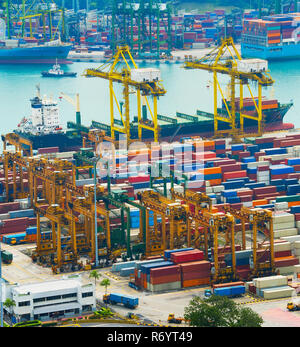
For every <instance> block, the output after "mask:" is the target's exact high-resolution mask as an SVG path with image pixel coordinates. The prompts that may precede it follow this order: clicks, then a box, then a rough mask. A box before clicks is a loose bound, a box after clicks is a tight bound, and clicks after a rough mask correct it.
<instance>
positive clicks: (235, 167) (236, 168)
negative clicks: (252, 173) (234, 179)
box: [221, 163, 241, 173]
mask: <svg viewBox="0 0 300 347" xmlns="http://www.w3.org/2000/svg"><path fill="white" fill-rule="evenodd" d="M221 169H222V173H224V172H232V171H240V170H241V164H240V163H236V164H231V165H223V166H221Z"/></svg>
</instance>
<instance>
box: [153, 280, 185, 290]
mask: <svg viewBox="0 0 300 347" xmlns="http://www.w3.org/2000/svg"><path fill="white" fill-rule="evenodd" d="M148 288H149V289H148ZM147 289H148V290H150V291H151V292H164V291H168V290H178V289H181V282H180V281H178V282H169V283H161V284H151V283H147Z"/></svg>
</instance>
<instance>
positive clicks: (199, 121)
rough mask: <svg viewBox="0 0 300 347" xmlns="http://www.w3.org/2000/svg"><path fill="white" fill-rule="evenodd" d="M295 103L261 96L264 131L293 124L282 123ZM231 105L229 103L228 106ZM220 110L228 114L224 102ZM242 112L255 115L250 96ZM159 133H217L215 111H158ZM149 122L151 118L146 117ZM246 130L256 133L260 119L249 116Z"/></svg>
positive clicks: (173, 136)
mask: <svg viewBox="0 0 300 347" xmlns="http://www.w3.org/2000/svg"><path fill="white" fill-rule="evenodd" d="M238 104H239V99H236V110H237V112H236V126H237V127H239V117H240V113H239V108H238ZM292 106H293V103H292V102H290V103H287V104H280V103H279V102H278V100H270V99H267V98H263V100H262V109H263V110H262V113H263V123H264V130H265V131H278V130H287V129H292V128H294V125H293V124H289V123H283V118H284V116H285V115H286V113H287V112H288V111H289V109H290V108H291V107H292ZM229 108H230V107H229ZM218 112H219V114H224V115H225V114H227V111H226V107H225V105H224V104H223V105H222V107H221V108H218ZM243 114H248V115H252V116H256V115H257V112H256V109H255V105H254V102H253V100H252V99H251V98H244V108H243ZM157 118H158V125H159V130H160V132H159V136H160V139H161V140H178V139H180V138H181V137H182V136H189V135H192V136H196V135H201V136H204V137H211V136H213V134H214V115H213V114H212V113H209V112H204V111H200V110H197V111H196V114H194V115H189V114H185V113H181V112H176V117H170V116H164V115H158V116H157ZM146 122H148V123H149V124H151V121H149V120H146ZM92 127H94V128H99V129H102V130H105V131H106V132H107V134H110V127H109V126H108V125H106V124H103V123H99V122H95V121H93V122H92ZM219 129H220V130H225V129H229V125H228V123H223V122H222V123H221V122H220V123H219ZM244 130H245V132H246V133H247V132H248V133H253V132H256V131H257V122H256V121H255V120H252V119H249V118H246V119H245V120H244ZM130 132H131V137H132V138H133V139H137V138H138V123H137V117H135V119H134V121H133V122H132V123H131V131H130ZM143 138H145V139H151V138H153V132H152V131H150V130H146V129H143Z"/></svg>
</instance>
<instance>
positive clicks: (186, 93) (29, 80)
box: [0, 60, 300, 145]
mask: <svg viewBox="0 0 300 347" xmlns="http://www.w3.org/2000/svg"><path fill="white" fill-rule="evenodd" d="M100 65H101V64H100V63H95V62H89V63H88V62H75V63H73V64H71V65H69V66H63V67H62V68H63V69H64V70H65V71H72V72H77V77H76V78H72V77H64V78H45V77H42V76H41V71H43V70H48V69H50V68H51V66H50V65H27V66H26V65H24V66H21V65H20V66H18V65H0V80H1V84H0V93H1V98H0V99H1V119H2V124H1V134H5V133H7V132H11V131H12V130H13V129H15V128H16V127H17V125H18V123H19V122H20V120H21V119H22V118H23V117H27V116H28V115H29V113H30V99H31V98H32V97H33V96H35V94H36V87H35V86H36V85H37V84H39V85H40V89H41V95H44V94H46V95H48V96H50V95H52V97H53V99H54V100H57V101H58V105H59V109H60V120H61V124H62V126H63V127H66V123H67V121H71V120H72V121H75V108H74V106H72V105H71V104H70V103H68V102H67V101H66V100H64V99H60V98H59V94H60V92H63V93H65V94H67V95H69V96H70V97H72V98H75V94H76V93H79V95H80V108H81V117H82V123H83V124H84V125H87V126H88V125H90V123H91V121H92V120H95V121H99V122H104V123H107V124H109V122H110V110H109V90H108V81H106V80H103V79H100V78H86V77H84V76H83V72H84V70H85V69H86V68H97V67H98V66H100ZM138 65H139V67H155V68H159V69H160V70H161V77H162V80H163V82H162V84H163V86H164V87H165V89H166V90H167V93H166V95H165V96H163V97H161V98H160V99H159V101H158V113H159V114H162V115H167V116H175V114H176V111H178V112H183V113H187V114H194V113H195V112H196V110H197V109H198V110H203V111H207V112H213V87H212V75H211V74H209V73H208V72H206V71H202V70H185V69H184V68H183V67H182V64H181V63H170V64H167V63H158V62H153V63H144V62H143V63H138ZM269 69H270V73H271V76H272V77H273V79H274V80H275V84H274V87H272V88H269V89H268V90H264V91H263V95H266V96H268V97H270V98H277V99H278V101H279V102H281V103H286V102H289V101H290V100H293V102H294V106H293V107H292V108H291V109H290V111H289V112H288V113H287V115H286V116H285V118H284V122H287V123H293V124H295V127H300V117H299V114H300V101H299V97H298V96H299V92H300V74H299V71H300V60H296V61H286V62H271V63H269ZM220 81H221V86H222V88H223V90H225V89H226V85H227V81H228V79H227V80H226V77H222V79H220ZM254 90H255V89H254ZM116 91H117V94H118V96H119V98H120V100H121V98H122V86H121V85H117V86H116ZM130 100H131V101H130V102H131V118H132V119H133V116H134V115H136V114H137V112H136V100H135V97H134V94H132V95H131V97H130ZM115 115H116V116H117V113H115ZM1 145H2V144H1Z"/></svg>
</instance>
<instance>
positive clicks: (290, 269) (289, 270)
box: [275, 265, 295, 276]
mask: <svg viewBox="0 0 300 347" xmlns="http://www.w3.org/2000/svg"><path fill="white" fill-rule="evenodd" d="M294 266H295V265H292V266H282V267H277V268H276V269H275V270H276V271H277V270H278V271H279V273H280V275H286V276H287V275H292V274H293V273H294V270H295V269H294Z"/></svg>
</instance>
